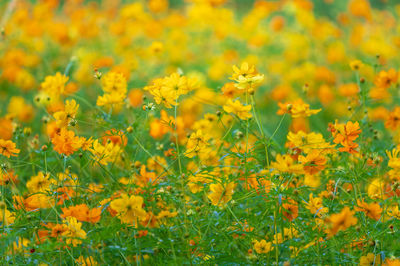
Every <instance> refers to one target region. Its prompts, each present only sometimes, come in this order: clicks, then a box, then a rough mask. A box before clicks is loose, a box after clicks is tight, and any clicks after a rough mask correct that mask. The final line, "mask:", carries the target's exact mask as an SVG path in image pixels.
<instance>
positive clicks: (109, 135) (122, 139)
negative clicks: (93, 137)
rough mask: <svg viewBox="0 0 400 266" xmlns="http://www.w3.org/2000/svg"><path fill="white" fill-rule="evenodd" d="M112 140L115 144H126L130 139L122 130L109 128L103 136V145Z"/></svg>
mask: <svg viewBox="0 0 400 266" xmlns="http://www.w3.org/2000/svg"><path fill="white" fill-rule="evenodd" d="M108 140H110V141H111V142H112V143H114V144H118V145H123V146H126V143H127V142H128V139H127V138H126V136H125V134H124V133H123V132H122V131H121V130H116V129H114V128H113V129H111V130H107V131H106V132H105V134H104V136H103V145H105V144H106V142H107V141H108Z"/></svg>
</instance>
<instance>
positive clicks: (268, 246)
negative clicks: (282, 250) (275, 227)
mask: <svg viewBox="0 0 400 266" xmlns="http://www.w3.org/2000/svg"><path fill="white" fill-rule="evenodd" d="M254 249H255V251H256V252H257V253H258V254H265V253H269V252H270V251H272V250H273V249H274V247H273V246H272V243H271V242H267V241H265V240H264V239H262V240H261V241H257V240H256V241H255V242H254Z"/></svg>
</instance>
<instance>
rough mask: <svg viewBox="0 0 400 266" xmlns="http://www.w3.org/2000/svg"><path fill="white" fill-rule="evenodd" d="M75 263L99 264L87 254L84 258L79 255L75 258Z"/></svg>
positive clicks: (94, 265)
mask: <svg viewBox="0 0 400 266" xmlns="http://www.w3.org/2000/svg"><path fill="white" fill-rule="evenodd" d="M76 263H77V265H80V266H97V265H99V264H98V263H97V261H96V260H95V259H94V258H93V257H92V256H89V257H86V258H85V257H83V256H79V258H78V259H76Z"/></svg>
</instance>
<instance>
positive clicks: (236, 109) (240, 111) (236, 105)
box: [223, 99, 252, 120]
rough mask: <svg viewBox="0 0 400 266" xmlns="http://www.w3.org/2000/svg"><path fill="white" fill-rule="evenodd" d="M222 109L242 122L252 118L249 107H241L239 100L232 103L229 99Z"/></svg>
mask: <svg viewBox="0 0 400 266" xmlns="http://www.w3.org/2000/svg"><path fill="white" fill-rule="evenodd" d="M223 108H224V111H225V112H227V113H233V114H235V115H237V116H238V117H239V118H240V119H242V120H247V119H249V118H250V117H252V114H251V113H250V110H251V105H242V104H241V103H240V102H239V100H236V101H234V102H233V101H232V100H231V99H229V100H228V102H227V103H226V104H225V105H224V107H223Z"/></svg>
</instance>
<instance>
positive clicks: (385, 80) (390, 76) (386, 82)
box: [374, 68, 398, 89]
mask: <svg viewBox="0 0 400 266" xmlns="http://www.w3.org/2000/svg"><path fill="white" fill-rule="evenodd" d="M397 79H398V73H397V72H396V70H394V69H393V68H392V69H389V70H388V71H384V70H382V71H381V72H379V74H378V75H377V76H376V77H375V81H374V84H375V86H377V87H378V88H385V89H387V88H389V87H390V86H391V85H392V84H395V83H396V82H397Z"/></svg>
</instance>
